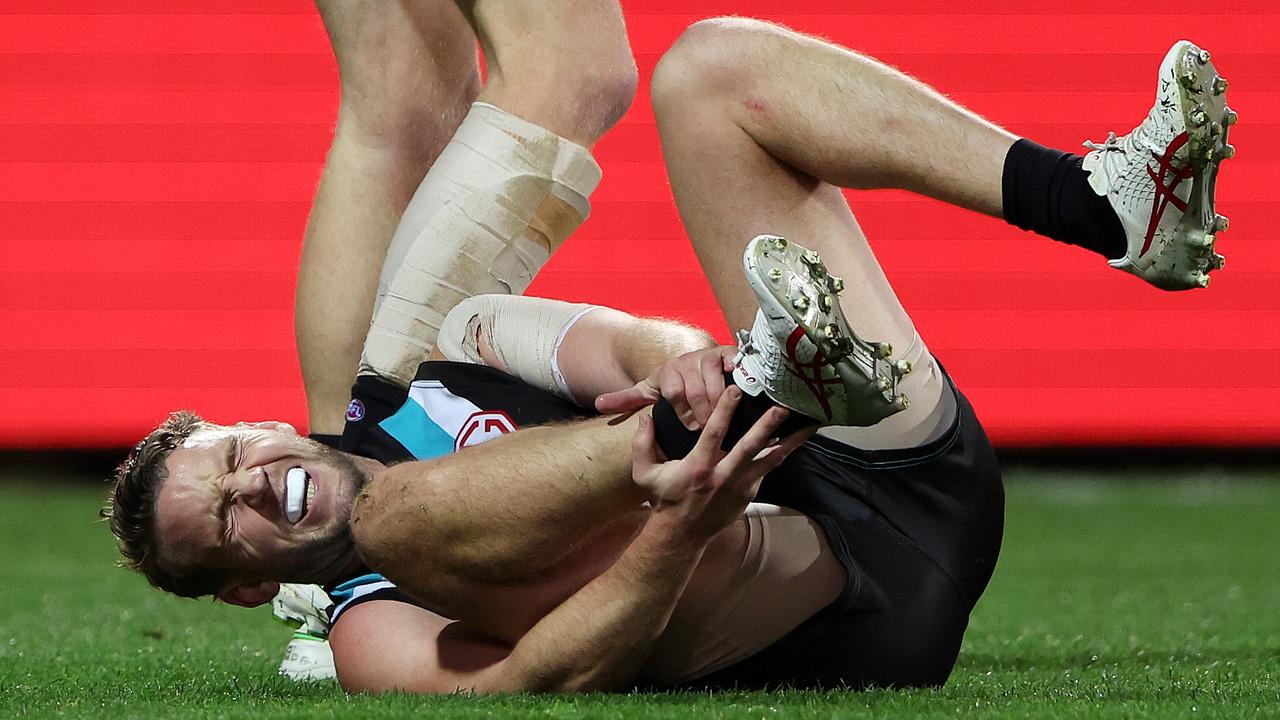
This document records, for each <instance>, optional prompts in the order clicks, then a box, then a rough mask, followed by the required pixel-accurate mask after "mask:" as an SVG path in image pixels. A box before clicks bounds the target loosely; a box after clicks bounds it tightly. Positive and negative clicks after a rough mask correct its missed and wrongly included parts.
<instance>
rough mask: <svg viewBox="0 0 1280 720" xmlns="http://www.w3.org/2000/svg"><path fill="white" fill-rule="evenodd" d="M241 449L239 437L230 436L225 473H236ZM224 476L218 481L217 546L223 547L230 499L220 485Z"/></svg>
mask: <svg viewBox="0 0 1280 720" xmlns="http://www.w3.org/2000/svg"><path fill="white" fill-rule="evenodd" d="M242 447H243V445H242V442H241V439H240V436H239V435H232V436H231V441H230V442H229V443H227V454H226V458H225V459H226V462H227V472H228V473H232V472H235V471H236V468H237V467H238V466H239V461H240V450H241V448H242ZM225 478H226V476H225V475H224V476H222V478H219V480H218V511H217V516H218V543H217V544H218V546H222V545H225V544H226V542H227V508H228V506H230V504H231V499H230V498H229V497H227V493H226V492H225V491H224V490H223V489H222V484H223V482H224V481H225Z"/></svg>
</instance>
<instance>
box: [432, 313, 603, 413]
mask: <svg viewBox="0 0 1280 720" xmlns="http://www.w3.org/2000/svg"><path fill="white" fill-rule="evenodd" d="M599 309H600V306H599V305H583V304H579V303H567V302H562V301H560V300H548V299H546V298H538V297H523V296H518V295H477V296H475V297H471V298H467V299H466V300H463V301H462V302H460V303H458V305H457V306H456V307H455V308H454V309H453V310H451V311H450V312H449V314H448V315H447V316H445V319H444V324H443V326H442V327H441V328H440V338H439V341H438V347H439V350H440V352H441V354H443V355H444V356H445V358H446V359H448V360H454V361H456V362H469V363H484V358H483V357H482V356H481V353H480V347H479V343H478V342H477V339H476V338H477V335H478V334H479V333H483V335H484V338H485V340H486V342H487V343H488V345H489V348H490V349H492V350H493V354H494V356H496V357H497V358H498V361H499V362H501V363H502V366H503V369H505V370H506V372H507V373H508V374H510V375H514V376H515V377H518V378H520V379H521V380H523V381H524V382H525V383H527V384H529V385H532V386H534V387H539V388H542V389H543V390H547V391H549V392H552V393H555V394H556V395H559V396H560V397H562V398H564V399H566V400H570V401H574V402H576V401H575V400H574V398H573V393H571V392H570V390H569V386H568V384H566V383H565V380H564V375H562V374H561V373H560V358H559V355H560V345H561V344H562V343H563V342H564V338H565V335H567V334H568V333H569V328H571V327H573V325H574V323H576V322H578V320H580V319H581V318H582V316H584V315H586V314H587V313H589V312H591V311H592V310H599Z"/></svg>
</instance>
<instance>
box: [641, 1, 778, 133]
mask: <svg viewBox="0 0 1280 720" xmlns="http://www.w3.org/2000/svg"><path fill="white" fill-rule="evenodd" d="M779 31H780V28H778V27H777V26H776V25H773V24H771V23H767V22H764V21H762V20H754V19H751V18H740V17H718V18H708V19H706V20H699V21H698V22H696V23H694V24H692V25H690V26H689V27H688V28H686V29H685V31H684V32H683V33H681V35H680V37H679V39H677V40H676V42H675V44H674V45H672V46H671V49H669V50H667V52H666V53H665V54H663V56H662V59H661V60H659V61H658V66H657V68H655V69H654V72H653V80H652V83H651V85H650V96H651V99H652V101H653V105H654V109H655V110H657V111H658V112H663V111H664V110H665V109H666V108H667V107H671V108H672V109H676V108H677V107H678V106H680V105H684V104H686V103H688V102H706V101H710V100H714V99H716V98H719V97H722V96H723V95H725V94H726V93H733V92H734V91H737V90H741V89H742V88H745V87H747V83H748V81H749V79H750V74H751V73H752V67H753V58H754V57H755V54H756V48H755V46H756V44H757V41H758V39H759V36H760V35H761V34H763V33H777V32H779Z"/></svg>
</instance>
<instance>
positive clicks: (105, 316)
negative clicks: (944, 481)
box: [0, 0, 1280, 447]
mask: <svg viewBox="0 0 1280 720" xmlns="http://www.w3.org/2000/svg"><path fill="white" fill-rule="evenodd" d="M624 7H625V10H626V11H627V13H628V15H629V23H630V30H631V37H632V41H633V44H634V47H635V51H636V54H637V58H638V60H639V64H640V69H641V78H642V80H641V89H640V96H639V98H638V99H637V102H636V104H635V106H634V108H633V109H632V111H631V112H630V113H629V114H628V115H627V117H626V118H625V119H624V120H623V121H622V123H621V124H620V125H619V127H618V128H617V129H616V130H615V131H614V132H613V133H612V134H611V135H609V136H608V137H606V138H605V139H604V140H603V141H601V143H600V144H599V146H598V153H597V154H598V157H599V159H600V161H601V163H602V164H603V165H604V167H605V171H606V173H605V179H604V183H603V184H602V186H601V188H600V190H599V192H598V193H597V194H596V196H595V198H594V201H595V210H594V214H593V215H592V217H591V219H590V220H589V221H588V223H587V224H586V226H585V227H584V228H583V229H582V230H581V232H580V233H579V234H578V235H577V236H576V237H575V238H573V239H572V240H570V242H569V243H568V244H567V245H566V247H565V249H564V251H563V252H562V253H561V254H560V255H558V256H557V257H556V259H555V260H554V261H553V262H552V264H551V265H550V266H549V267H548V268H547V269H546V271H545V273H544V275H543V276H542V277H540V278H539V280H538V281H537V283H536V284H535V286H534V287H533V288H532V291H533V292H535V293H537V294H542V295H548V296H553V297H560V298H566V299H571V300H589V301H593V302H600V303H606V304H611V305H615V306H618V307H621V308H624V309H627V310H631V311H634V312H638V313H649V314H659V315H665V316H668V317H677V318H682V319H685V320H688V321H691V322H695V323H699V324H703V325H705V326H706V327H708V328H710V329H712V330H713V331H714V332H716V333H717V334H718V335H719V336H720V337H721V338H726V339H727V338H728V332H727V329H726V328H725V327H724V326H723V324H722V322H721V321H720V319H719V318H718V315H717V314H716V311H715V307H714V304H713V301H712V298H711V296H710V294H709V291H708V290H707V288H706V285H705V282H704V280H703V279H702V277H701V275H700V272H699V271H698V270H697V269H696V266H695V264H694V262H693V255H692V252H691V251H690V249H689V247H688V244H687V241H686V240H685V238H684V236H683V233H682V230H681V227H680V224H679V222H678V220H677V217H676V214H675V211H674V208H673V206H672V204H671V201H670V196H669V190H668V187H667V184H666V177H665V174H664V171H663V168H662V165H661V162H660V158H659V153H658V145H657V138H656V133H655V130H654V124H653V116H652V113H651V111H650V110H649V108H648V106H647V105H648V103H647V100H646V97H647V78H648V76H649V74H650V73H651V72H652V70H653V66H654V64H655V63H656V62H657V59H658V56H659V55H660V53H661V52H662V51H663V49H664V48H666V47H668V46H669V45H670V44H671V42H672V41H673V40H674V39H675V37H676V36H677V34H678V33H679V32H680V30H681V28H683V27H684V26H686V25H687V24H689V23H690V22H692V21H694V20H696V19H698V18H700V17H704V16H707V15H712V14H723V13H730V12H735V13H739V14H747V15H756V16H761V17H766V18H769V19H773V20H776V21H780V22H784V23H787V24H789V25H792V26H793V27H796V28H798V29H801V30H804V31H807V32H811V33H818V34H821V35H824V36H826V37H828V38H830V39H832V40H835V41H837V42H840V43H842V44H846V45H848V46H851V47H854V48H857V49H859V50H862V51H864V52H867V53H870V54H873V55H876V56H878V57H880V58H883V59H884V60H886V61H888V62H890V63H892V64H895V65H897V66H899V67H901V68H903V69H904V70H906V71H907V72H910V73H912V74H914V75H916V76H917V77H920V78H921V79H923V80H925V81H926V82H929V83H931V84H933V85H935V86H937V87H938V88H940V89H941V90H942V91H943V92H945V93H947V94H949V95H951V96H952V97H954V98H955V99H957V100H958V101H960V102H962V103H965V104H967V105H969V106H970V107H972V108H974V109H976V110H977V111H979V112H981V113H983V114H985V115H987V116H989V117H992V118H993V119H995V120H996V121H998V122H1001V123H1003V124H1005V125H1006V126H1007V127H1009V128H1010V129H1012V130H1013V131H1015V132H1018V133H1021V134H1025V135H1028V136H1030V137H1033V138H1035V139H1037V140H1039V141H1040V142H1042V143H1045V144H1048V145H1053V146H1057V147H1061V148H1069V149H1076V148H1079V143H1080V142H1081V141H1082V140H1084V139H1086V138H1091V139H1095V140H1101V139H1103V138H1104V137H1105V135H1106V132H1107V131H1108V130H1116V131H1119V132H1121V133H1123V132H1126V131H1127V130H1128V129H1129V128H1131V127H1132V126H1133V125H1134V124H1135V123H1136V122H1137V121H1138V120H1139V119H1140V118H1141V117H1143V116H1144V115H1145V113H1146V112H1147V110H1148V109H1149V107H1150V105H1151V99H1152V95H1153V92H1154V82H1153V80H1154V73H1155V69H1156V64H1157V63H1158V62H1159V60H1160V58H1161V56H1162V55H1163V53H1164V51H1165V50H1166V49H1167V47H1168V46H1169V44H1170V43H1172V41H1174V40H1176V39H1178V38H1180V37H1184V36H1185V37H1188V38H1190V39H1193V40H1195V41H1197V42H1198V43H1200V44H1201V45H1203V46H1205V47H1208V48H1210V49H1211V50H1212V51H1213V52H1214V58H1215V61H1216V62H1217V64H1218V67H1219V69H1220V70H1221V71H1222V72H1223V74H1224V75H1226V76H1227V77H1229V79H1230V80H1231V83H1232V86H1231V91H1230V98H1231V105H1232V106H1233V107H1234V108H1236V109H1237V110H1238V111H1239V112H1240V115H1241V118H1242V124H1241V125H1239V126H1238V127H1237V128H1236V129H1233V130H1232V140H1233V142H1234V144H1235V145H1236V146H1237V148H1238V149H1239V155H1238V159H1236V160H1235V161H1233V162H1231V163H1230V164H1229V165H1228V166H1227V167H1226V170H1225V174H1224V175H1223V176H1222V178H1221V180H1220V182H1219V196H1218V198H1219V210H1220V211H1221V212H1224V213H1225V214H1227V215H1229V216H1231V219H1232V229H1231V231H1230V232H1228V233H1226V234H1224V235H1223V237H1222V239H1221V241H1220V243H1219V250H1220V251H1221V252H1223V253H1224V254H1225V255H1226V256H1227V258H1228V266H1227V269H1226V270H1225V271H1223V272H1221V273H1218V274H1216V275H1215V276H1214V282H1213V286H1212V288H1211V289H1210V290H1208V291H1205V292H1191V293H1183V294H1177V295H1170V294H1164V293H1160V292H1158V291H1155V290H1154V289H1152V288H1150V287H1148V286H1146V285H1145V284H1143V283H1141V282H1139V281H1137V280H1136V279H1133V278H1130V277H1128V276H1126V275H1123V274H1120V273H1117V272H1115V271H1112V270H1108V269H1107V268H1105V267H1103V266H1102V264H1101V263H1100V261H1098V260H1097V259H1096V258H1095V257H1094V256H1092V255H1090V254H1088V253H1086V252H1083V251H1079V250H1077V249H1074V248H1069V247H1066V246H1063V245H1059V244H1057V243H1051V242H1047V241H1042V240H1039V239H1036V238H1034V237H1032V236H1030V235H1026V234H1023V233H1021V232H1018V231H1016V230H1013V229H1011V228H1009V227H1007V226H1005V225H1003V224H1002V223H1000V222H998V221H994V220H990V219H987V218H983V217H979V216H976V215H973V214H970V213H966V212H964V211H960V210H957V209H954V208H950V207H946V206H944V205H941V204H939V203H936V202H933V201H927V200H923V199H919V198H915V197H912V196H909V195H906V194H903V193H897V192H879V193H852V194H851V195H850V197H851V201H852V202H853V204H854V209H855V211H856V212H857V214H858V216H859V218H860V219H861V221H862V224H863V226H864V228H865V230H866V232H867V235H868V236H869V237H870V238H871V239H872V243H873V245H874V247H875V248H876V251H877V253H878V255H879V257H880V259H881V261H882V262H883V264H884V265H885V267H886V270H887V272H888V274H889V276H890V278H891V280H892V281H893V282H894V284H895V286H896V287H897V288H898V290H899V294H900V296H901V298H902V300H903V302H904V304H905V305H906V306H907V308H908V309H909V310H910V311H911V313H912V315H913V317H914V319H915V320H916V323H917V325H918V327H919V329H920V332H921V333H922V335H923V336H924V337H925V338H926V340H927V341H928V342H929V344H930V345H931V346H932V347H933V349H934V350H935V352H936V353H937V354H938V355H939V356H940V357H941V358H942V359H943V361H944V362H945V363H946V365H947V367H948V368H949V369H950V371H951V372H952V374H953V375H954V376H955V377H956V378H957V380H958V382H959V383H960V384H961V386H962V387H963V388H964V389H965V390H966V392H967V393H968V394H969V396H970V398H971V399H972V400H973V403H974V405H975V406H977V408H978V411H979V413H980V414H981V415H982V416H983V418H984V420H985V422H986V424H987V426H988V428H989V430H990V433H991V435H992V436H993V438H994V439H995V440H996V442H997V443H998V444H1002V445H1004V446H1026V445H1071V444H1128V443H1156V444H1207V445H1244V444H1264V443H1275V442H1276V441H1277V440H1280V290H1278V289H1277V285H1276V281H1277V279H1280V253H1277V251H1276V249H1275V248H1276V245H1275V242H1276V241H1275V238H1274V235H1275V233H1276V229H1277V227H1280V209H1278V207H1277V204H1276V199H1277V190H1276V187H1277V180H1280V164H1278V163H1277V159H1276V158H1277V150H1278V149H1280V132H1278V131H1280V77H1277V71H1278V70H1280V62H1278V60H1280V52H1278V51H1277V50H1276V46H1275V42H1276V38H1277V37H1280V14H1277V9H1276V6H1275V4H1274V3H1273V2H1262V1H1256V2H1246V1H1244V0H1220V1H1219V2H1215V3H1211V4H1210V3H1205V2H1202V1H1200V2H1188V1H1184V0H1164V1H1163V2H1159V3H1154V2H1153V3H1133V4H1129V5H1125V4H1124V3H1118V2H1115V0H1106V1H1104V0H1081V1H1079V2H1074V3H1070V4H1066V3H1049V2H1030V3H1027V2H1024V3H1009V2H1003V1H1001V2H997V1H993V0H968V1H967V2H963V3H953V2H943V1H941V0H920V1H913V2H908V3H893V4H890V3H861V4H860V3H849V2H845V1H832V2H818V1H813V2H804V1H803V0H801V1H799V2H779V1H778V0H720V1H714V2H713V1H707V0H703V1H700V2H693V1H689V2H675V1H674V0H630V1H629V2H626V3H624ZM1068 7H1069V8H1070V12H1071V13H1072V14H1063V10H1064V8H1068ZM851 8H852V9H851ZM1014 8H1016V11H1015V10H1014ZM584 60H586V61H589V59H584ZM336 87H337V84H336V69H335V66H334V62H333V60H332V58H331V56H330V54H329V49H328V46H327V44H326V40H325V37H324V34H323V30H322V28H321V25H320V22H319V19H318V18H317V16H316V15H315V12H314V10H313V9H312V8H311V6H310V4H309V3H308V2H305V1H304V0H210V1H208V2H200V3H194V2H192V3H181V2H173V1H171V0H118V1H108V0H102V1H96V0H81V1H80V2H71V1H58V0H6V2H5V3H3V4H2V5H0V393H3V401H2V402H0V447H47V446H99V445H115V444H125V443H131V442H132V441H133V440H134V439H135V438H136V437H137V436H139V435H140V434H141V433H142V432H143V431H144V430H145V429H147V428H149V427H150V426H152V425H153V424H154V423H155V422H157V421H158V420H159V419H161V418H162V417H163V416H164V415H165V413H166V412H167V411H169V410H170V409H173V408H177V407H189V408H192V409H195V410H197V411H200V412H202V413H204V414H205V415H207V416H208V417H210V418H212V419H218V420H233V419H240V418H247V419H263V418H275V419H284V420H289V421H292V422H294V423H297V424H299V425H303V424H305V412H304V406H303V397H302V392H301V381H300V376H299V372H298V368H297V360H296V357H295V355H294V351H293V336H292V326H291V301H292V293H293V276H294V271H295V267H296V263H297V257H298V249H299V244H300V240H301V237H302V231H303V226H304V223H305V219H306V215H307V210H308V207H309V203H310V198H311V194H312V192H313V189H314V186H315V183H316V179H317V177H318V174H319V171H320V167H321V163H322V161H323V158H324V152H325V150H326V148H327V144H328V141H329V138H330V133H331V131H332V123H333V118H334V114H335V110H336V100H337V92H336ZM849 121H850V122H857V121H858V119H857V117H856V115H853V116H851V117H850V118H849ZM672 268H675V269H674V270H673V269H672Z"/></svg>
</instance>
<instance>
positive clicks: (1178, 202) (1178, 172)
mask: <svg viewBox="0 0 1280 720" xmlns="http://www.w3.org/2000/svg"><path fill="white" fill-rule="evenodd" d="M1187 140H1188V138H1187V134H1186V133H1185V132H1184V133H1182V134H1181V135H1179V136H1177V137H1176V138H1174V139H1173V141H1172V142H1170V143H1169V147H1167V148H1165V151H1164V155H1156V154H1155V153H1154V152H1152V153H1151V156H1152V157H1154V158H1155V160H1156V163H1157V167H1158V168H1159V171H1160V174H1159V175H1157V174H1156V170H1155V169H1153V168H1152V167H1151V165H1150V164H1148V165H1147V175H1149V176H1151V179H1152V180H1153V181H1155V184H1156V195H1155V197H1154V198H1152V200H1151V220H1150V221H1149V222H1148V223H1147V237H1146V240H1145V241H1144V242H1143V243H1142V250H1141V252H1139V253H1138V257H1142V256H1143V255H1146V254H1147V250H1150V249H1151V241H1152V240H1154V239H1155V236H1156V228H1157V227H1158V226H1159V225H1160V218H1162V217H1164V211H1165V208H1167V207H1169V206H1170V205H1173V206H1174V207H1175V208H1177V209H1178V210H1180V211H1181V212H1186V211H1187V204H1186V203H1185V202H1183V200H1182V198H1179V197H1178V196H1177V195H1175V194H1174V191H1175V190H1177V189H1178V185H1180V184H1181V183H1182V181H1183V180H1186V179H1187V178H1190V177H1192V176H1193V175H1195V174H1196V171H1195V168H1193V167H1191V165H1190V164H1188V165H1187V166H1186V167H1184V168H1176V167H1174V166H1173V155H1174V153H1176V152H1177V151H1178V149H1179V148H1181V147H1182V146H1183V145H1186V144H1187ZM1166 179H1169V180H1172V182H1170V183H1169V184H1167V185H1166V184H1165V180H1166Z"/></svg>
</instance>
